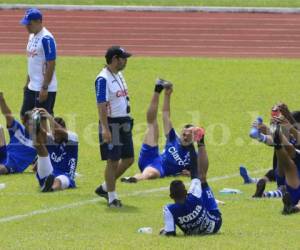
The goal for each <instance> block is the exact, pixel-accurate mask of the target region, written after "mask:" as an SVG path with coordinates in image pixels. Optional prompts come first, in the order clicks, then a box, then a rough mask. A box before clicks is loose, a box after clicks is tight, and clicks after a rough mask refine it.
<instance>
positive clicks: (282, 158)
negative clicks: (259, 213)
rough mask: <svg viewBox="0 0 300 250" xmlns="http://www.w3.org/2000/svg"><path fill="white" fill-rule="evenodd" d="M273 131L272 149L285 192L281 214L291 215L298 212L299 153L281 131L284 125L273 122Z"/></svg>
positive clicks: (299, 199)
mask: <svg viewBox="0 0 300 250" xmlns="http://www.w3.org/2000/svg"><path fill="white" fill-rule="evenodd" d="M275 122H276V123H275V124H274V125H275V129H274V131H273V140H274V148H275V151H276V156H277V159H278V167H279V169H280V170H281V171H282V172H284V175H285V182H286V190H285V192H283V198H282V201H283V204H284V207H283V211H282V213H283V214H291V213H296V212H299V211H300V177H299V169H298V168H297V165H296V164H297V163H298V165H299V161H300V151H299V150H297V149H295V147H294V145H292V144H291V143H290V142H289V140H288V139H287V137H286V136H285V135H284V133H283V131H286V130H285V128H286V123H285V124H284V125H283V121H279V120H275Z"/></svg>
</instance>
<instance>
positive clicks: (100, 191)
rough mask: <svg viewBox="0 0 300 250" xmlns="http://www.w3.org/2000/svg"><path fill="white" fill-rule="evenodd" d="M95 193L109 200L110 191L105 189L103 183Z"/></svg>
mask: <svg viewBox="0 0 300 250" xmlns="http://www.w3.org/2000/svg"><path fill="white" fill-rule="evenodd" d="M95 193H96V194H97V195H99V196H100V197H103V198H104V199H106V200H107V201H108V193H107V192H106V191H105V190H104V189H103V187H102V185H100V186H99V187H97V188H96V190H95Z"/></svg>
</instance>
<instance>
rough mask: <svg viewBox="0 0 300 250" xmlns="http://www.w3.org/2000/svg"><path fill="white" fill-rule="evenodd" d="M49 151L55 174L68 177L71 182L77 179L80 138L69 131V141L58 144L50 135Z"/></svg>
mask: <svg viewBox="0 0 300 250" xmlns="http://www.w3.org/2000/svg"><path fill="white" fill-rule="evenodd" d="M47 150H48V153H49V157H50V160H51V164H52V167H53V174H54V175H55V176H58V175H67V176H68V177H69V178H70V179H71V180H74V179H75V171H76V167H77V162H78V137H77V135H76V134H75V133H72V132H69V131H68V141H67V142H63V143H61V144H58V143H56V142H54V138H53V136H51V135H48V142H47Z"/></svg>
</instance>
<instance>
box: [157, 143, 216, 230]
mask: <svg viewBox="0 0 300 250" xmlns="http://www.w3.org/2000/svg"><path fill="white" fill-rule="evenodd" d="M197 165H198V166H197ZM197 168H198V169H197ZM207 170H208V156H207V152H206V149H205V145H204V138H203V139H202V143H201V144H199V149H198V164H197V160H196V161H193V164H192V167H191V179H192V181H191V185H190V188H189V191H188V192H187V190H186V188H185V185H184V184H183V182H182V181H180V180H174V181H172V182H171V184H170V197H171V198H172V199H173V200H174V202H175V203H174V204H169V205H166V206H165V207H164V210H163V212H164V228H163V229H162V230H161V232H160V234H161V235H166V236H175V235H176V226H178V227H179V228H180V229H181V230H182V231H183V232H184V234H185V235H205V234H214V233H217V232H218V231H219V230H220V228H221V225H222V215H221V212H220V211H219V209H218V205H217V201H216V200H215V198H214V195H213V193H212V191H211V189H210V187H209V186H208V183H207V179H206V176H207ZM198 177H199V178H200V179H199V178H198Z"/></svg>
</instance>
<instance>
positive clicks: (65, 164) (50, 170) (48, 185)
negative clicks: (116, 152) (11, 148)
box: [33, 109, 78, 192]
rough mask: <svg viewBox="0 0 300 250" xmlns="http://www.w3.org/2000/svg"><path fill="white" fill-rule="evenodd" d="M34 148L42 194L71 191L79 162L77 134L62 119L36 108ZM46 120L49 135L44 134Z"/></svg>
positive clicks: (34, 116)
mask: <svg viewBox="0 0 300 250" xmlns="http://www.w3.org/2000/svg"><path fill="white" fill-rule="evenodd" d="M33 120H34V124H35V129H36V141H35V147H36V150H37V154H38V160H37V174H36V176H37V179H38V181H39V184H40V186H41V191H42V192H51V191H56V190H63V189H67V188H74V187H76V186H75V171H76V167H77V160H78V139H77V135H76V134H75V133H73V132H70V131H68V130H67V128H66V124H65V122H64V120H63V119H62V118H59V117H55V118H54V117H52V116H51V115H50V114H49V113H48V112H47V111H46V110H45V109H35V110H34V115H33ZM47 120H48V121H49V123H50V128H51V133H47V132H46V131H47Z"/></svg>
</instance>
